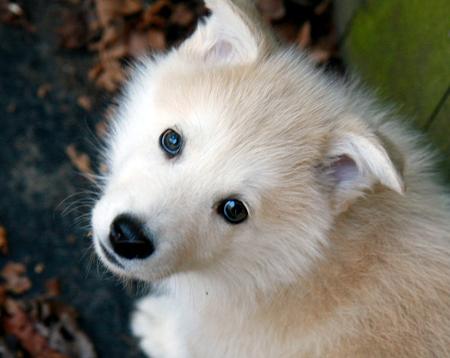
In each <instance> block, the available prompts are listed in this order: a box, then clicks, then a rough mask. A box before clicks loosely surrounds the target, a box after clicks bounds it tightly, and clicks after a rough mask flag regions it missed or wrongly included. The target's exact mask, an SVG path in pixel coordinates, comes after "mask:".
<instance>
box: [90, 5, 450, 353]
mask: <svg viewBox="0 0 450 358" xmlns="http://www.w3.org/2000/svg"><path fill="white" fill-rule="evenodd" d="M206 4H207V6H208V7H209V8H210V10H211V16H210V17H209V18H208V20H207V21H206V22H205V23H201V24H200V25H199V26H198V28H197V30H196V31H195V33H194V34H193V35H192V36H191V37H190V38H189V39H188V40H186V41H185V42H184V43H183V44H182V45H181V46H180V47H179V48H177V49H173V50H172V51H171V52H169V53H168V54H165V55H162V56H160V57H156V58H151V59H144V60H142V61H141V62H140V63H139V64H138V65H136V68H135V71H134V74H133V76H132V79H131V81H130V83H129V84H128V85H127V87H126V89H125V90H124V94H123V96H122V97H121V99H120V101H119V107H118V109H117V112H116V114H115V121H114V126H113V128H112V131H111V135H110V138H109V141H108V147H107V150H106V152H105V156H106V158H107V160H108V166H109V168H110V173H109V174H108V175H107V177H106V178H105V182H104V187H103V192H102V197H101V198H100V200H99V201H98V202H97V203H96V206H95V208H94V210H93V215H92V225H93V232H94V244H95V249H96V252H97V254H98V255H99V257H100V259H101V260H102V262H103V263H104V264H105V265H106V266H107V267H108V268H109V269H110V270H111V271H112V272H114V273H116V274H117V275H119V276H121V277H124V278H134V279H139V280H142V281H144V282H150V283H152V284H153V285H154V286H155V287H156V291H155V292H154V294H153V295H151V296H149V297H146V298H144V299H141V300H140V301H139V302H138V303H137V305H136V310H135V312H134V314H133V317H132V330H133V332H134V334H135V335H136V336H137V337H139V339H140V345H141V347H142V349H143V350H144V352H145V353H146V354H148V355H149V356H151V357H162V358H168V357H171V358H172V357H174V358H175V357H176V358H178V357H248V358H250V357H255V358H261V357H276V358H279V357H333V358H337V357H448V356H450V254H449V253H450V214H449V200H448V199H449V197H448V196H447V194H446V193H445V192H444V189H443V188H442V187H440V186H439V185H438V184H436V183H435V181H434V180H433V177H432V174H431V173H432V159H431V157H430V155H429V154H428V153H427V151H424V150H423V149H420V148H418V147H417V141H418V137H417V136H416V135H415V134H413V133H410V132H409V131H408V130H407V129H405V128H404V127H402V125H400V124H399V123H397V122H395V119H393V118H392V114H391V113H390V112H388V111H386V110H385V109H383V108H382V107H380V106H379V105H378V104H377V103H375V102H374V101H373V100H372V98H371V97H370V96H369V95H367V94H366V93H364V92H362V91H361V90H359V89H357V86H355V85H352V84H348V83H344V82H342V81H341V80H338V79H334V78H329V77H327V76H326V75H325V74H323V73H322V72H321V71H320V70H317V69H316V68H315V67H314V66H313V65H312V64H311V63H310V62H309V61H308V59H307V58H306V57H305V56H304V55H303V54H302V53H300V52H298V51H297V50H293V49H285V48H283V47H282V46H281V45H279V44H278V42H277V41H276V40H275V38H274V36H273V35H272V33H271V32H270V31H269V30H268V29H267V28H266V27H265V25H264V24H263V22H262V21H261V20H260V18H259V17H258V15H257V13H256V10H255V9H254V7H253V5H252V3H251V2H250V1H237V0H236V1H231V0H207V1H206Z"/></svg>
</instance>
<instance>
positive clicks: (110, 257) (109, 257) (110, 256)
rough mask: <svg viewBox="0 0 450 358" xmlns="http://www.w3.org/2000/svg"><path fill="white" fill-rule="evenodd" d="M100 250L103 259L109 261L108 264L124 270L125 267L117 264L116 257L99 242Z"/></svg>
mask: <svg viewBox="0 0 450 358" xmlns="http://www.w3.org/2000/svg"><path fill="white" fill-rule="evenodd" d="M100 250H101V251H102V253H103V255H104V256H105V258H106V259H107V260H108V261H109V263H111V264H114V265H116V266H118V267H120V268H121V269H125V267H124V266H123V265H122V264H121V263H120V262H119V260H118V259H117V258H116V256H115V255H114V254H113V253H111V252H110V251H109V250H108V249H107V248H106V247H105V246H104V245H103V244H102V243H101V242H100Z"/></svg>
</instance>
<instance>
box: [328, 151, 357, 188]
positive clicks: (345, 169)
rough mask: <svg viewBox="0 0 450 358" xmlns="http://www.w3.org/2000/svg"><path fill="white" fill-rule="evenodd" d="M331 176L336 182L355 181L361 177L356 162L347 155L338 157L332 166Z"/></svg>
mask: <svg viewBox="0 0 450 358" xmlns="http://www.w3.org/2000/svg"><path fill="white" fill-rule="evenodd" d="M330 169H331V175H332V176H333V177H334V179H335V180H336V182H338V183H342V182H348V181H353V180H355V179H356V178H358V176H359V170H358V166H357V165H356V163H355V161H354V160H353V159H352V158H350V157H349V156H347V155H341V156H339V157H337V158H336V159H335V160H334V161H333V163H331V165H330Z"/></svg>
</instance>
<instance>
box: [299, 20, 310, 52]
mask: <svg viewBox="0 0 450 358" xmlns="http://www.w3.org/2000/svg"><path fill="white" fill-rule="evenodd" d="M297 43H298V44H299V46H300V47H301V48H307V47H308V46H309V45H310V44H311V23H310V22H309V21H306V22H305V23H304V24H303V26H302V27H301V28H300V31H299V32H298V37H297Z"/></svg>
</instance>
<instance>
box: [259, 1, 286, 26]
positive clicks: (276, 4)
mask: <svg viewBox="0 0 450 358" xmlns="http://www.w3.org/2000/svg"><path fill="white" fill-rule="evenodd" d="M258 8H259V10H260V11H261V14H262V15H263V16H264V17H265V18H266V19H268V20H271V21H272V20H280V19H281V18H283V17H284V15H285V14H286V8H285V7H284V1H283V0H258Z"/></svg>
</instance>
